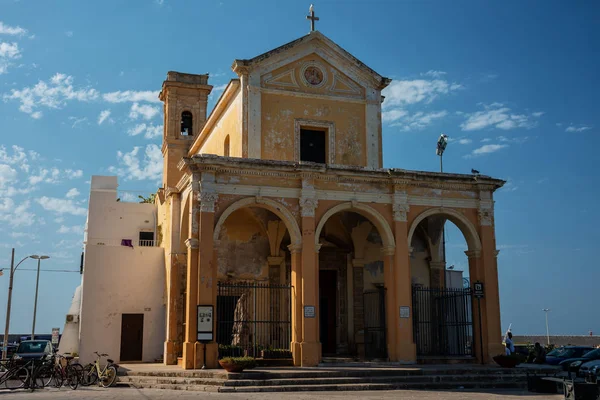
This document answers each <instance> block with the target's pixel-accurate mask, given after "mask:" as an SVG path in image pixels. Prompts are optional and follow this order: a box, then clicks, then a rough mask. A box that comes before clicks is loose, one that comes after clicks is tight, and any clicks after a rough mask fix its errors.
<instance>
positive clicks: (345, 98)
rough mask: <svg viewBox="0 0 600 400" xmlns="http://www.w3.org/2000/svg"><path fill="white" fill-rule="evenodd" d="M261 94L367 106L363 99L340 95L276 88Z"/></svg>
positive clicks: (262, 91)
mask: <svg viewBox="0 0 600 400" xmlns="http://www.w3.org/2000/svg"><path fill="white" fill-rule="evenodd" d="M260 92H261V93H265V94H275V95H279V96H292V97H296V98H303V99H311V100H325V101H331V100H333V101H344V102H345V103H356V104H367V101H366V100H365V99H363V98H357V97H351V96H343V95H339V94H335V95H334V94H320V93H303V92H297V91H293V90H285V89H276V88H261V89H260Z"/></svg>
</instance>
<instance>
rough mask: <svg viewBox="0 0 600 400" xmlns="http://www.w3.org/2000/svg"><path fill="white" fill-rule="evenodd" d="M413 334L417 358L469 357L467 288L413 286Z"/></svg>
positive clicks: (469, 302) (469, 301)
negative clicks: (418, 356)
mask: <svg viewBox="0 0 600 400" xmlns="http://www.w3.org/2000/svg"><path fill="white" fill-rule="evenodd" d="M412 293H413V333H414V338H415V342H416V345H417V355H420V356H473V354H474V353H473V350H474V349H473V313H472V296H471V289H470V288H467V289H437V288H426V287H416V286H415V287H413V292H412Z"/></svg>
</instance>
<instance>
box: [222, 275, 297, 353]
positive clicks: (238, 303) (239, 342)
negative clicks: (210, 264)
mask: <svg viewBox="0 0 600 400" xmlns="http://www.w3.org/2000/svg"><path fill="white" fill-rule="evenodd" d="M290 318H291V286H289V285H276V284H268V283H257V282H234V283H231V282H219V284H218V294H217V335H216V337H217V343H218V344H219V355H220V357H223V356H238V355H249V356H253V357H262V353H261V352H262V351H263V350H264V351H267V352H268V351H271V352H272V353H274V354H275V353H276V354H277V357H280V358H281V357H282V356H283V357H285V355H286V354H287V353H289V350H290V343H291V340H292V324H291V319H290ZM289 355H291V353H289ZM264 358H271V357H269V356H267V355H265V357H264Z"/></svg>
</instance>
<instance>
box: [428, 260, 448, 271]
mask: <svg viewBox="0 0 600 400" xmlns="http://www.w3.org/2000/svg"><path fill="white" fill-rule="evenodd" d="M429 268H431V269H437V270H445V269H446V261H429Z"/></svg>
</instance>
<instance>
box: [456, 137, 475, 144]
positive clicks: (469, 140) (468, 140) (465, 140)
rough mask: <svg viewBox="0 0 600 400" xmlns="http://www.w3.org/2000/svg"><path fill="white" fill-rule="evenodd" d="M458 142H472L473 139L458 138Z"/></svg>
mask: <svg viewBox="0 0 600 400" xmlns="http://www.w3.org/2000/svg"><path fill="white" fill-rule="evenodd" d="M457 142H458V144H471V143H472V142H473V141H472V140H471V139H468V138H463V139H458V140H457Z"/></svg>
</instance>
